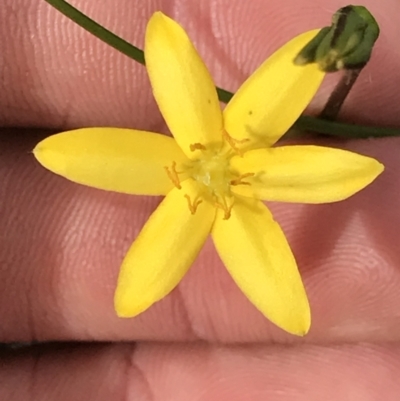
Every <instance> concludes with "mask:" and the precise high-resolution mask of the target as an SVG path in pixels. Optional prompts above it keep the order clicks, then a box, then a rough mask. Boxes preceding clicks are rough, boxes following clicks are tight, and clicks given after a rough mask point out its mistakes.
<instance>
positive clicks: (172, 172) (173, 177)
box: [164, 162, 182, 189]
mask: <svg viewBox="0 0 400 401" xmlns="http://www.w3.org/2000/svg"><path fill="white" fill-rule="evenodd" d="M164 168H165V171H166V172H167V175H168V177H169V179H170V180H171V181H172V183H173V184H174V185H175V186H176V187H177V188H178V189H182V186H181V181H180V180H179V176H178V174H179V173H178V171H176V162H172V166H171V169H169V167H164Z"/></svg>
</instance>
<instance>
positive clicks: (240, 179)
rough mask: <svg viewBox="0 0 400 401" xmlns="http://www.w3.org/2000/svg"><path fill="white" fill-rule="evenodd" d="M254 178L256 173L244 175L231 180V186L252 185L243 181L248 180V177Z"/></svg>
mask: <svg viewBox="0 0 400 401" xmlns="http://www.w3.org/2000/svg"><path fill="white" fill-rule="evenodd" d="M253 176H254V173H245V174H242V175H240V176H239V177H237V178H235V179H233V180H231V182H230V184H231V185H250V183H249V182H245V181H243V180H244V179H245V178H247V177H253Z"/></svg>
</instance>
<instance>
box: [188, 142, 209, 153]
mask: <svg viewBox="0 0 400 401" xmlns="http://www.w3.org/2000/svg"><path fill="white" fill-rule="evenodd" d="M190 150H191V151H192V152H194V151H195V150H206V147H205V146H204V145H202V144H201V143H192V144H191V145H190Z"/></svg>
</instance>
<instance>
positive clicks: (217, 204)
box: [214, 198, 233, 220]
mask: <svg viewBox="0 0 400 401" xmlns="http://www.w3.org/2000/svg"><path fill="white" fill-rule="evenodd" d="M222 200H223V203H220V202H218V201H217V200H216V201H215V202H214V205H215V207H217V208H219V209H222V210H223V211H224V220H228V219H229V217H231V212H232V207H233V203H232V204H231V205H228V204H227V203H226V199H225V198H222Z"/></svg>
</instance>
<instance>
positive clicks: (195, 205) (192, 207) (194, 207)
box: [185, 194, 203, 214]
mask: <svg viewBox="0 0 400 401" xmlns="http://www.w3.org/2000/svg"><path fill="white" fill-rule="evenodd" d="M185 198H186V199H187V201H188V205H189V210H190V213H192V214H195V213H196V211H197V208H198V207H199V205H200V203H203V201H202V200H201V199H195V200H194V202H192V200H191V199H190V196H189V195H187V194H185Z"/></svg>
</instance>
